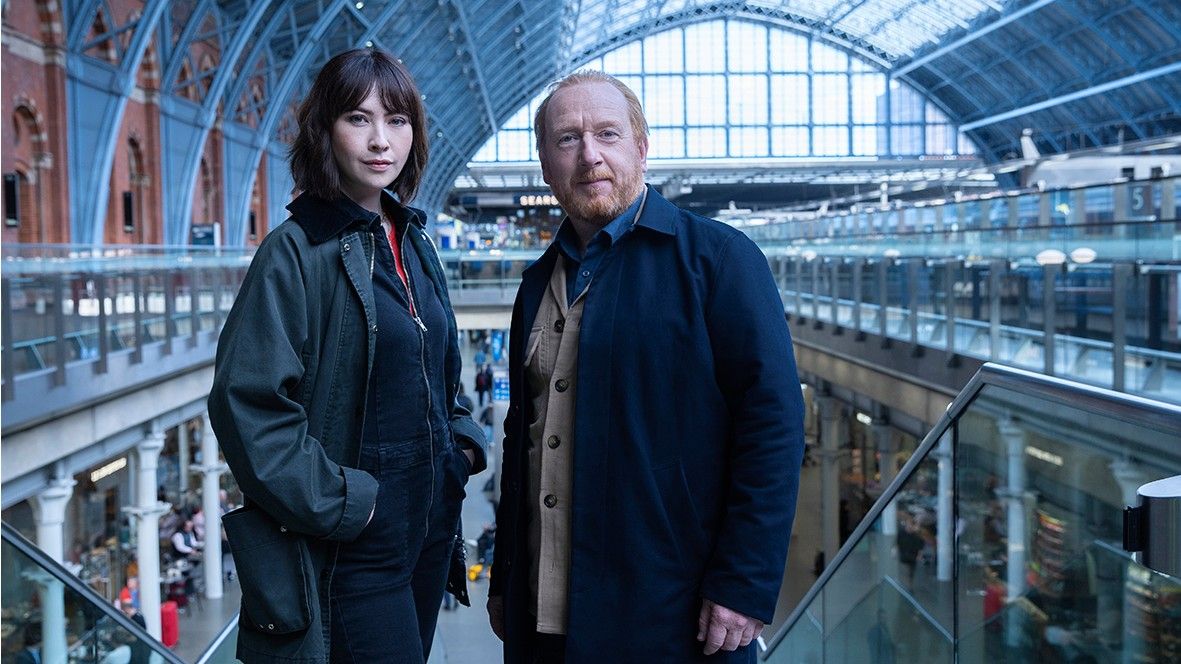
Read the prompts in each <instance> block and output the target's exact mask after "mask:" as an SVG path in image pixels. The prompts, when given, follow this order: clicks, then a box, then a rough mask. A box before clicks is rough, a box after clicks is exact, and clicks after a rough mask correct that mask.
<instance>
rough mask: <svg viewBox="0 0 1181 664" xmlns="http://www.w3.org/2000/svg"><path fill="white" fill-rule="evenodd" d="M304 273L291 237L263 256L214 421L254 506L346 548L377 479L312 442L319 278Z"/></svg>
mask: <svg viewBox="0 0 1181 664" xmlns="http://www.w3.org/2000/svg"><path fill="white" fill-rule="evenodd" d="M305 270H314V268H308V267H307V261H306V260H305V259H303V258H302V257H301V256H300V251H299V248H298V247H297V245H296V242H295V241H294V239H293V238H292V237H291V234H290V232H287V233H282V232H275V233H273V234H272V235H271V236H270V237H268V238H267V240H266V241H264V242H263V244H262V246H261V247H259V250H258V253H257V254H256V256H255V258H254V260H253V262H252V263H251V266H250V270H249V271H248V272H247V275H246V279H245V280H244V281H243V283H242V287H241V290H240V291H239V292H238V297H237V299H236V300H235V302H234V306H233V309H232V310H231V311H230V315H229V317H228V318H227V319H226V324H225V327H224V328H223V329H222V333H221V337H220V339H219V340H218V346H217V360H216V365H215V368H214V377H213V388H212V390H211V391H210V394H209V417H210V420H211V423H212V425H213V430H214V433H216V435H217V439H218V443H219V444H220V445H221V448H222V451H223V453H224V454H225V458H226V462H227V463H228V464H229V466H230V470H231V471H233V473H234V479H235V480H237V482H238V485H239V486H240V487H241V488H242V492H243V493H244V494H246V496H247V497H248V498H249V499H250V500H251V501H252V502H255V503H257V504H258V506H259V507H261V508H262V509H263V510H264V511H265V512H267V513H268V514H269V515H270V516H271V517H273V518H274V519H276V520H277V521H279V522H280V523H282V524H283V525H285V526H287V527H288V528H290V529H292V530H294V531H297V532H301V533H304V534H307V535H310V536H313V537H320V538H324V539H329V540H334V541H342V542H347V541H351V540H354V539H356V538H357V536H358V535H359V534H360V533H361V531H362V530H363V529H364V527H365V525H366V523H367V522H368V520H369V515H370V514H371V513H372V510H373V507H374V505H375V504H376V501H377V480H375V479H374V478H373V476H371V475H369V474H368V473H366V472H364V471H361V470H357V469H355V468H347V467H344V466H341V465H340V464H338V463H336V462H335V461H333V460H332V459H330V458H328V455H327V454H326V453H325V451H324V447H323V446H322V445H321V443H320V441H318V440H316V439H315V438H314V437H312V436H310V435H308V418H307V413H306V412H305V410H304V407H303V405H301V404H300V402H299V400H298V399H299V395H298V390H299V388H300V386H301V385H303V384H306V381H308V380H311V378H310V377H308V376H305V375H304V359H303V355H302V351H303V348H304V345H305V342H306V340H307V339H308V335H309V322H308V321H309V316H308V306H307V298H308V297H309V294H308V287H307V281H308V279H310V278H311V279H314V278H316V277H317V276H318V275H316V274H314V273H313V274H308V273H305ZM312 292H317V291H314V290H313V291H312ZM326 304H327V303H326Z"/></svg>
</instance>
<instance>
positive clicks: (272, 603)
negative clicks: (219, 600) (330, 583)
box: [222, 506, 313, 634]
mask: <svg viewBox="0 0 1181 664" xmlns="http://www.w3.org/2000/svg"><path fill="white" fill-rule="evenodd" d="M222 524H223V525H224V526H225V529H226V537H227V538H228V539H229V542H230V552H231V553H232V554H233V556H234V564H235V566H236V567H237V569H238V579H239V583H241V584H242V613H243V616H242V623H243V624H244V625H245V626H246V627H248V628H250V629H253V630H255V631H258V632H262V633H264V634H290V633H292V632H301V631H304V630H306V629H307V628H308V626H309V625H310V624H311V621H312V607H311V604H310V601H311V597H312V595H313V591H312V588H311V579H312V576H313V572H312V559H311V554H310V552H309V551H308V545H307V542H306V541H305V540H304V538H303V537H302V536H301V535H297V534H295V533H291V532H288V531H287V529H286V528H284V527H283V526H281V525H279V524H278V523H277V522H276V521H275V520H274V519H272V518H271V517H270V516H268V515H267V513H266V512H264V511H262V510H261V509H259V508H257V507H254V506H247V507H240V508H238V509H236V510H234V511H232V512H229V513H227V514H226V515H225V516H223V517H222Z"/></svg>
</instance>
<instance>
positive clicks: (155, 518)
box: [126, 429, 171, 639]
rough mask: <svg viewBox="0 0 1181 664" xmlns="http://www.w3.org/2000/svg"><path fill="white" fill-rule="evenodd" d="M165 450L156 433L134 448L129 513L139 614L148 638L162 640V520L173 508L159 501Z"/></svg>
mask: <svg viewBox="0 0 1181 664" xmlns="http://www.w3.org/2000/svg"><path fill="white" fill-rule="evenodd" d="M162 449H164V432H163V431H161V430H159V429H153V430H152V432H151V433H149V434H148V436H147V437H146V438H144V439H143V440H142V441H140V443H139V445H136V447H135V453H136V457H137V458H138V461H139V462H138V464H137V466H138V468H137V473H136V474H137V477H136V493H135V495H136V504H135V507H129V508H126V511H127V512H128V513H129V514H131V515H132V516H133V517H136V519H137V529H136V538H137V539H136V562H137V564H138V565H139V605H140V613H142V614H143V616H144V621H145V622H146V623H147V625H148V634H151V635H152V636H154V637H156V638H157V639H159V638H160V517H161V516H163V515H164V514H166V513H167V512H168V508H169V507H171V506H170V505H169V504H168V503H164V502H159V501H157V500H156V486H157V484H156V465H157V463H158V462H159V460H160V450H162Z"/></svg>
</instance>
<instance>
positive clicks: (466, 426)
mask: <svg viewBox="0 0 1181 664" xmlns="http://www.w3.org/2000/svg"><path fill="white" fill-rule="evenodd" d="M451 433H453V434H455V444H456V445H459V448H460V449H463V450H471V451H472V453H473V454H474V455H475V457H474V458H475V461H474V462H473V463H472V467H471V468H470V469H469V470H468V475H475V474H476V473H480V472H483V471H484V469H485V468H487V467H488V453H487V452H486V451H485V450H486V449H487V441H486V440H484V428H483V427H481V426H480V425H479V424H476V422H475V420H473V419H472V414H471V412H470V411H469V410H468V409H467V408H464V407H463V406H461V405H459V401H458V400H456V401H455V402H454V403H453V404H452V406H451Z"/></svg>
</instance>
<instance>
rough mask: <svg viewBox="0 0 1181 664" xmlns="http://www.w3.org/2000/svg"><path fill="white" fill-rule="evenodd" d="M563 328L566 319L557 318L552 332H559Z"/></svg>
mask: <svg viewBox="0 0 1181 664" xmlns="http://www.w3.org/2000/svg"><path fill="white" fill-rule="evenodd" d="M564 329H566V319H565V318H559V319H558V320H556V321H554V332H557V333H558V334H561V333H562V330H564Z"/></svg>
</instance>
